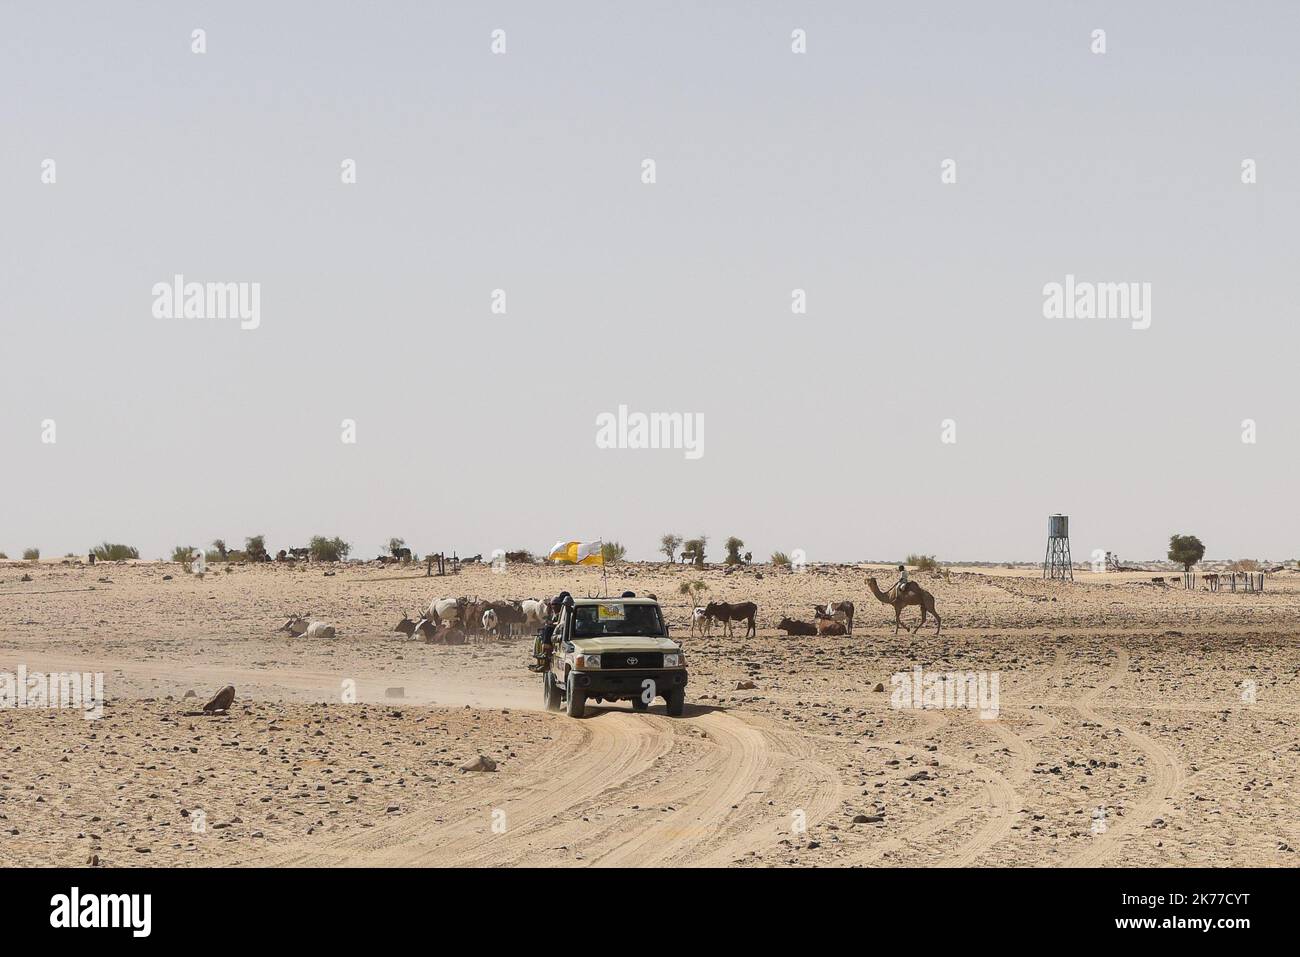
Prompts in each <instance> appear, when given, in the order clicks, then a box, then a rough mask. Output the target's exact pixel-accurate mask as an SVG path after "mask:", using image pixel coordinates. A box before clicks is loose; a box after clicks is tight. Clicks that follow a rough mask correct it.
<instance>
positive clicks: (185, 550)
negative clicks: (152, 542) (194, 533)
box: [172, 545, 194, 565]
mask: <svg viewBox="0 0 1300 957" xmlns="http://www.w3.org/2000/svg"><path fill="white" fill-rule="evenodd" d="M172 561H174V562H178V563H180V564H182V565H188V564H189V563H190V562H192V561H194V546H193V545H177V546H176V547H175V548H173V549H172Z"/></svg>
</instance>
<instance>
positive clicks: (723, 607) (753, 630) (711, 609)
mask: <svg viewBox="0 0 1300 957" xmlns="http://www.w3.org/2000/svg"><path fill="white" fill-rule="evenodd" d="M704 614H706V615H708V616H709V617H710V618H712V619H713V620H714V621H720V622H722V624H723V627H724V628H726V630H727V634H728V635H730V634H732V630H731V623H732V622H733V621H743V622H745V623H746V627H745V637H746V638H751V637H756V636H757V635H758V627H757V626H756V625H755V624H754V618H755V616H756V615H757V614H758V606H757V605H755V604H754V603H753V602H752V601H743V602H739V603H737V604H734V605H733V604H731V603H730V602H725V601H711V602H709V603H708V604H707V605H705V606H704Z"/></svg>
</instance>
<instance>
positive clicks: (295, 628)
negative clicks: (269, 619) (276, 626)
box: [280, 615, 338, 641]
mask: <svg viewBox="0 0 1300 957" xmlns="http://www.w3.org/2000/svg"><path fill="white" fill-rule="evenodd" d="M280 631H287V632H288V633H289V634H291V635H293V636H294V637H295V638H302V637H306V638H314V639H323V640H326V641H328V640H330V639H331V638H334V637H335V636H336V635H337V634H338V633H337V632H336V631H335V630H334V626H333V625H328V624H326V623H325V622H323V621H309V620H307V619H306V618H304V617H303V616H302V615H291V616H289V620H288V621H286V622H285V623H284V624H283V625H281V626H280Z"/></svg>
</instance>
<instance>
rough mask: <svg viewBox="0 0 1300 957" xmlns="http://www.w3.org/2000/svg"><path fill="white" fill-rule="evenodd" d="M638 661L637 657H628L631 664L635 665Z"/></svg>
mask: <svg viewBox="0 0 1300 957" xmlns="http://www.w3.org/2000/svg"><path fill="white" fill-rule="evenodd" d="M636 662H637V659H636V658H628V659H627V663H628V664H629V665H634V664H636Z"/></svg>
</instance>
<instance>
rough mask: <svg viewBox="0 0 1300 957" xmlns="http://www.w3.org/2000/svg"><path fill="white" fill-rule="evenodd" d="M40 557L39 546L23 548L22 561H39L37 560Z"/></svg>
mask: <svg viewBox="0 0 1300 957" xmlns="http://www.w3.org/2000/svg"><path fill="white" fill-rule="evenodd" d="M40 557H41V550H40V549H39V548H24V549H23V561H25V562H35V561H39V560H40Z"/></svg>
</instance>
